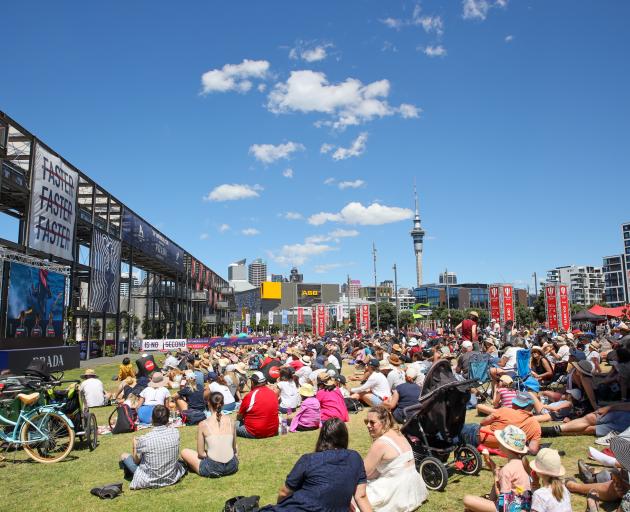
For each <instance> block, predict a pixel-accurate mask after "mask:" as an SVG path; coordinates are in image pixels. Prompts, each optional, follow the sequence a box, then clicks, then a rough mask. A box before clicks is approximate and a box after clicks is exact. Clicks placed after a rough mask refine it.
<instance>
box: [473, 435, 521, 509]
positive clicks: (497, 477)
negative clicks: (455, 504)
mask: <svg viewBox="0 0 630 512" xmlns="http://www.w3.org/2000/svg"><path fill="white" fill-rule="evenodd" d="M494 435H495V437H496V439H497V441H498V442H499V444H500V445H501V449H502V450H503V451H504V452H505V454H506V455H507V459H508V462H507V464H505V466H503V467H502V468H497V466H496V464H495V462H494V461H493V460H492V459H491V458H490V456H489V455H488V452H487V451H486V450H484V451H483V456H484V460H485V462H486V465H487V466H488V468H489V469H490V470H491V471H492V472H493V473H494V486H493V488H492V490H491V491H490V499H486V498H481V497H479V496H472V495H470V494H467V495H466V496H464V510H466V511H470V512H486V511H487V512H494V511H496V510H503V508H501V509H499V508H498V506H499V503H500V502H501V501H502V500H505V499H507V497H508V496H510V497H515V496H516V497H521V496H523V495H524V494H525V493H526V491H531V484H530V480H529V475H528V474H527V471H526V470H525V466H524V465H523V460H522V457H523V455H525V454H526V453H527V436H526V435H525V432H523V431H522V430H521V429H520V428H518V427H515V426H513V425H508V426H506V427H505V428H504V429H503V430H496V431H495V432H494ZM519 510H520V509H519Z"/></svg>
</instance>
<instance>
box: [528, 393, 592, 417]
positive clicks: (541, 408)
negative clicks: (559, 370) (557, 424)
mask: <svg viewBox="0 0 630 512" xmlns="http://www.w3.org/2000/svg"><path fill="white" fill-rule="evenodd" d="M530 396H531V397H532V400H533V401H534V412H535V413H536V414H535V415H534V418H536V421H538V422H539V423H547V422H548V421H563V420H564V419H565V418H567V421H568V418H569V417H570V416H571V414H572V413H573V402H574V401H576V402H579V400H580V398H581V397H582V393H581V392H580V390H579V389H569V390H567V393H566V394H564V395H561V399H560V400H558V401H557V402H552V403H550V404H543V403H542V402H541V401H540V400H539V399H538V397H537V396H536V394H535V393H530Z"/></svg>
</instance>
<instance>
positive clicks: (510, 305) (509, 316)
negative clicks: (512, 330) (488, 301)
mask: <svg viewBox="0 0 630 512" xmlns="http://www.w3.org/2000/svg"><path fill="white" fill-rule="evenodd" d="M502 288H503V323H506V322H510V321H512V322H513V321H514V288H513V287H512V286H511V285H509V284H504V285H503V287H502Z"/></svg>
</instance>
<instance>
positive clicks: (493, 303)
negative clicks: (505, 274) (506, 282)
mask: <svg viewBox="0 0 630 512" xmlns="http://www.w3.org/2000/svg"><path fill="white" fill-rule="evenodd" d="M488 292H489V294H490V318H493V319H494V320H496V321H497V322H500V321H501V299H500V297H499V285H496V284H493V285H492V286H490V288H489V291H488Z"/></svg>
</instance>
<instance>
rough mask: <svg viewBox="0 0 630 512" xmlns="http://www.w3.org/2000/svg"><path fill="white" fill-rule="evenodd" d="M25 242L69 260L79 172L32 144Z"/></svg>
mask: <svg viewBox="0 0 630 512" xmlns="http://www.w3.org/2000/svg"><path fill="white" fill-rule="evenodd" d="M32 180H33V181H32V183H31V211H30V215H29V223H28V246H29V247H30V248H32V249H35V250H37V251H42V252H43V253H45V254H53V255H55V256H58V257H60V258H64V259H66V260H69V261H72V260H74V258H73V254H72V248H73V244H72V243H73V241H74V224H75V221H76V203H77V186H78V183H79V175H78V173H77V172H76V171H74V170H72V169H71V168H70V167H69V166H68V165H67V164H66V163H65V162H64V161H63V160H62V159H61V158H59V157H58V156H56V155H53V154H52V153H50V152H48V151H46V150H45V149H44V148H43V147H42V146H41V145H39V144H35V157H34V159H33V169H32Z"/></svg>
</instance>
